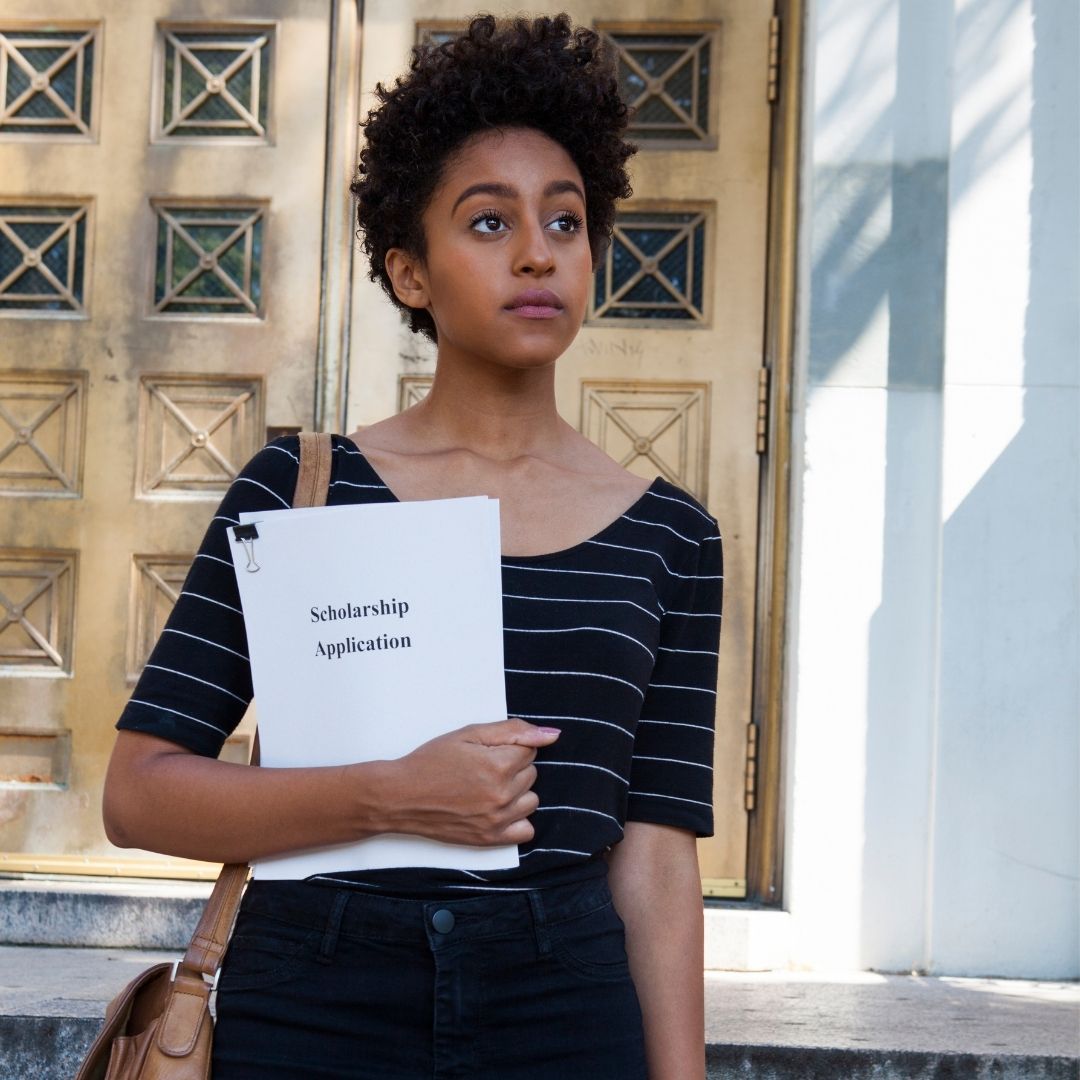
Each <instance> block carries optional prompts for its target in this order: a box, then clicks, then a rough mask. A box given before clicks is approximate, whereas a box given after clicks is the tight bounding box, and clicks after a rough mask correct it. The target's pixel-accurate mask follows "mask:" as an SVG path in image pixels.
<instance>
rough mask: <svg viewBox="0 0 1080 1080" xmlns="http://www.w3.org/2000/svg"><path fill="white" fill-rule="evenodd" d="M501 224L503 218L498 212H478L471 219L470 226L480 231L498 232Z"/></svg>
mask: <svg viewBox="0 0 1080 1080" xmlns="http://www.w3.org/2000/svg"><path fill="white" fill-rule="evenodd" d="M503 224H504V222H503V219H502V218H501V217H499V215H498V214H490V213H485V214H480V215H479V216H477V217H474V218H473V220H472V227H473V228H474V229H476V231H477V232H482V233H496V232H499V231H500V229H501V226H502V225H503Z"/></svg>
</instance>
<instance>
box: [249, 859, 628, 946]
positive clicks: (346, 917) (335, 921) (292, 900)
mask: <svg viewBox="0 0 1080 1080" xmlns="http://www.w3.org/2000/svg"><path fill="white" fill-rule="evenodd" d="M610 902H611V891H610V889H609V887H608V882H607V878H606V876H605V877H600V878H590V879H588V880H586V881H582V882H572V883H569V884H565V885H554V886H551V887H549V888H546V889H520V890H516V891H509V890H507V891H506V892H499V893H492V894H491V895H486V896H470V897H468V898H464V899H461V900H423V899H407V898H402V897H393V896H379V895H378V894H372V893H370V892H364V891H361V890H358V889H333V888H328V887H326V886H325V885H315V884H312V883H309V882H305V881H253V882H252V883H251V884H250V885H249V886H248V889H247V892H246V894H245V896H244V901H243V907H242V909H241V910H242V912H244V913H247V914H251V915H262V916H265V917H268V918H271V919H277V920H279V921H281V922H287V923H292V924H294V925H299V926H305V927H308V928H310V929H317V930H322V931H324V933H326V934H332V935H333V936H334V937H335V938H337V937H357V938H370V939H378V940H383V941H420V940H427V941H428V942H429V944H431V945H432V946H436V947H437V946H439V945H443V944H449V943H450V942H451V941H453V942H460V941H463V940H476V939H479V938H491V937H502V936H506V935H513V934H519V933H521V932H523V931H532V932H533V933H535V935H536V938H537V943H538V945H539V947H540V950H541V952H547V951H548V941H547V933H546V928H547V927H548V926H551V925H554V924H557V923H560V922H565V921H567V920H569V919H574V918H577V917H579V916H582V915H587V914H589V913H590V912H592V911H595V910H597V909H598V908H601V907H603V906H604V905H606V904H608V903H610ZM443 913H449V915H447V914H443Z"/></svg>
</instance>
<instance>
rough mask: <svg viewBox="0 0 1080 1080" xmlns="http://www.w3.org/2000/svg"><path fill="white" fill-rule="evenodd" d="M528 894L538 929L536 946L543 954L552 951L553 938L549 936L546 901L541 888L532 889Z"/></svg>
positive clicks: (536, 929) (534, 927)
mask: <svg viewBox="0 0 1080 1080" xmlns="http://www.w3.org/2000/svg"><path fill="white" fill-rule="evenodd" d="M526 895H527V896H528V898H529V907H531V908H532V917H533V929H534V930H535V931H536V947H537V949H538V950H539V952H540V955H541V956H547V955H548V954H549V953H550V952H551V939H550V938H549V937H548V928H547V915H546V914H545V913H544V901H543V899H542V898H541V896H540V890H539V889H530V890H529V891H528V893H526Z"/></svg>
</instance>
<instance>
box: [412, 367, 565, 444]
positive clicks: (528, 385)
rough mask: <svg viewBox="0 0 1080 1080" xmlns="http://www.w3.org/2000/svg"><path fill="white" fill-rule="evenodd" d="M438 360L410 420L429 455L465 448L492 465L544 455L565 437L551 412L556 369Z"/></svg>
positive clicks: (559, 420) (556, 415) (554, 411)
mask: <svg viewBox="0 0 1080 1080" xmlns="http://www.w3.org/2000/svg"><path fill="white" fill-rule="evenodd" d="M448 359H449V358H446V359H443V358H440V362H439V365H438V367H437V369H436V372H435V379H434V381H433V383H432V386H431V390H430V391H429V393H428V395H427V397H426V398H425V399H424V400H423V401H422V402H420V403H419V404H418V405H416V406H415V407H414V408H413V409H412V410H410V413H411V414H412V415H411V417H410V419H411V420H412V421H413V423H414V424H415V425H416V426H415V428H414V431H415V434H416V436H417V438H418V439H420V440H422V441H423V443H424V445H425V449H427V450H430V451H439V450H444V449H445V450H449V449H467V450H470V451H472V452H473V453H475V454H478V455H480V456H481V457H485V458H489V459H491V460H498V461H508V460H512V459H514V458H520V457H524V456H530V455H535V456H544V455H545V452H547V453H550V452H551V451H552V450H553V449H555V448H556V447H557V446H558V445H559V444H560V443H562V442H563V440H564V439H565V438H566V435H567V433H568V432H567V427H568V425H567V424H566V422H565V421H564V420H563V419H562V418H561V417H560V416H559V413H558V410H557V409H556V407H555V365H554V364H548V365H545V366H543V367H537V368H531V369H520V368H507V367H503V366H496V365H477V364H462V363H455V362H453V361H451V362H447V360H448Z"/></svg>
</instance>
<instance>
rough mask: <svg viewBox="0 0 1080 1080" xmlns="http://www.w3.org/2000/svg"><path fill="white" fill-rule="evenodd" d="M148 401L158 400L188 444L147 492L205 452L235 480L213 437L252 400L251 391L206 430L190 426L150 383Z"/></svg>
mask: <svg viewBox="0 0 1080 1080" xmlns="http://www.w3.org/2000/svg"><path fill="white" fill-rule="evenodd" d="M147 388H148V389H149V392H150V395H151V397H153V398H154V399H156V400H157V402H158V403H159V404H160V405H161V407H162V408H163V409H164V410H165V412H166V413H167V414H168V415H169V416H171V417H172V418H173V419H174V420H175V421H176V422H177V423H178V424H179V425H180V427H181V428H183V430H184V431H185V432H186V433H187V435H188V441H187V443H186V444H185V445H184V446H183V447H182V448H181V449H180V450H179V451H178V452H177V453H176V454H174V455H173V457H172V458H171V459H170V460H169V461H167V462H166V463H165V464H164V465H162V467H161V468H160V469H159V470H158V472H157V474H156V475H155V476H153V477H152V478H151V479H150V480H148V481H147V483H146V489H147V490H148V491H153V490H154V489H155V488H157V487H159V486H160V485H161V484H162V483H163V482H165V481H166V480H170V479H172V478H173V477H172V474H173V472H174V471H175V470H176V469H178V468H179V467H180V466H181V465H182V464H183V463H184V462H185V461H187V459H188V458H189V457H191V455H192V454H194V453H196V452H197V451H200V450H202V451H205V452H206V453H207V454H209V455H210V457H211V458H212V459H213V460H214V461H215V462H216V463H217V465H218V466H219V467H220V469H221V470H222V472H224V473H225V474H226V475H227V476H228V477H230V478H231V477H234V476H236V474H237V472H238V471H239V470H238V468H237V467H236V465H234V464H233V463H232V462H231V461H230V460H229V459H228V458H227V457H225V455H224V454H222V453H221V451H220V450H219V449H218V448H217V447H216V446H215V445H214V443H213V441H212V436H213V435H214V433H215V432H216V431H218V430H219V429H220V428H221V427H222V426H223V425H224V424H226V423H228V422H229V421H230V420H231V419H232V418H233V417H234V416H235V415H236V413H237V412H238V411H239V410H240V409H242V408H243V407H244V405H246V404H247V402H249V401H250V400H251V399H252V397H253V396H254V394H253V392H252V391H251V390H244V391H242V392H241V393H239V394H237V396H236V397H234V398H233V399H232V400H231V401H230V402H229V403H228V404H227V405H226V406H225V407H224V408H223V409H222V410H221V411H220V412H219V413H218V414H217V415H216V416H215V417H214V418H213V419H212V420H211V421H210V423H209V424H207V425H206V426H205V427H198V426H197V425H195V424H193V423H192V422H191V420H190V419H189V418H188V416H187V414H186V413H185V412H184V411H183V410H182V409H181V408H180V407H179V406H178V405H177V404H176V402H174V401H173V400H172V399H171V398H170V397H169V395H168V394H166V393H165V392H164V391H163V390H162V389H161V387H160V386H156V385H155V384H154V383H152V382H148V383H147Z"/></svg>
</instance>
